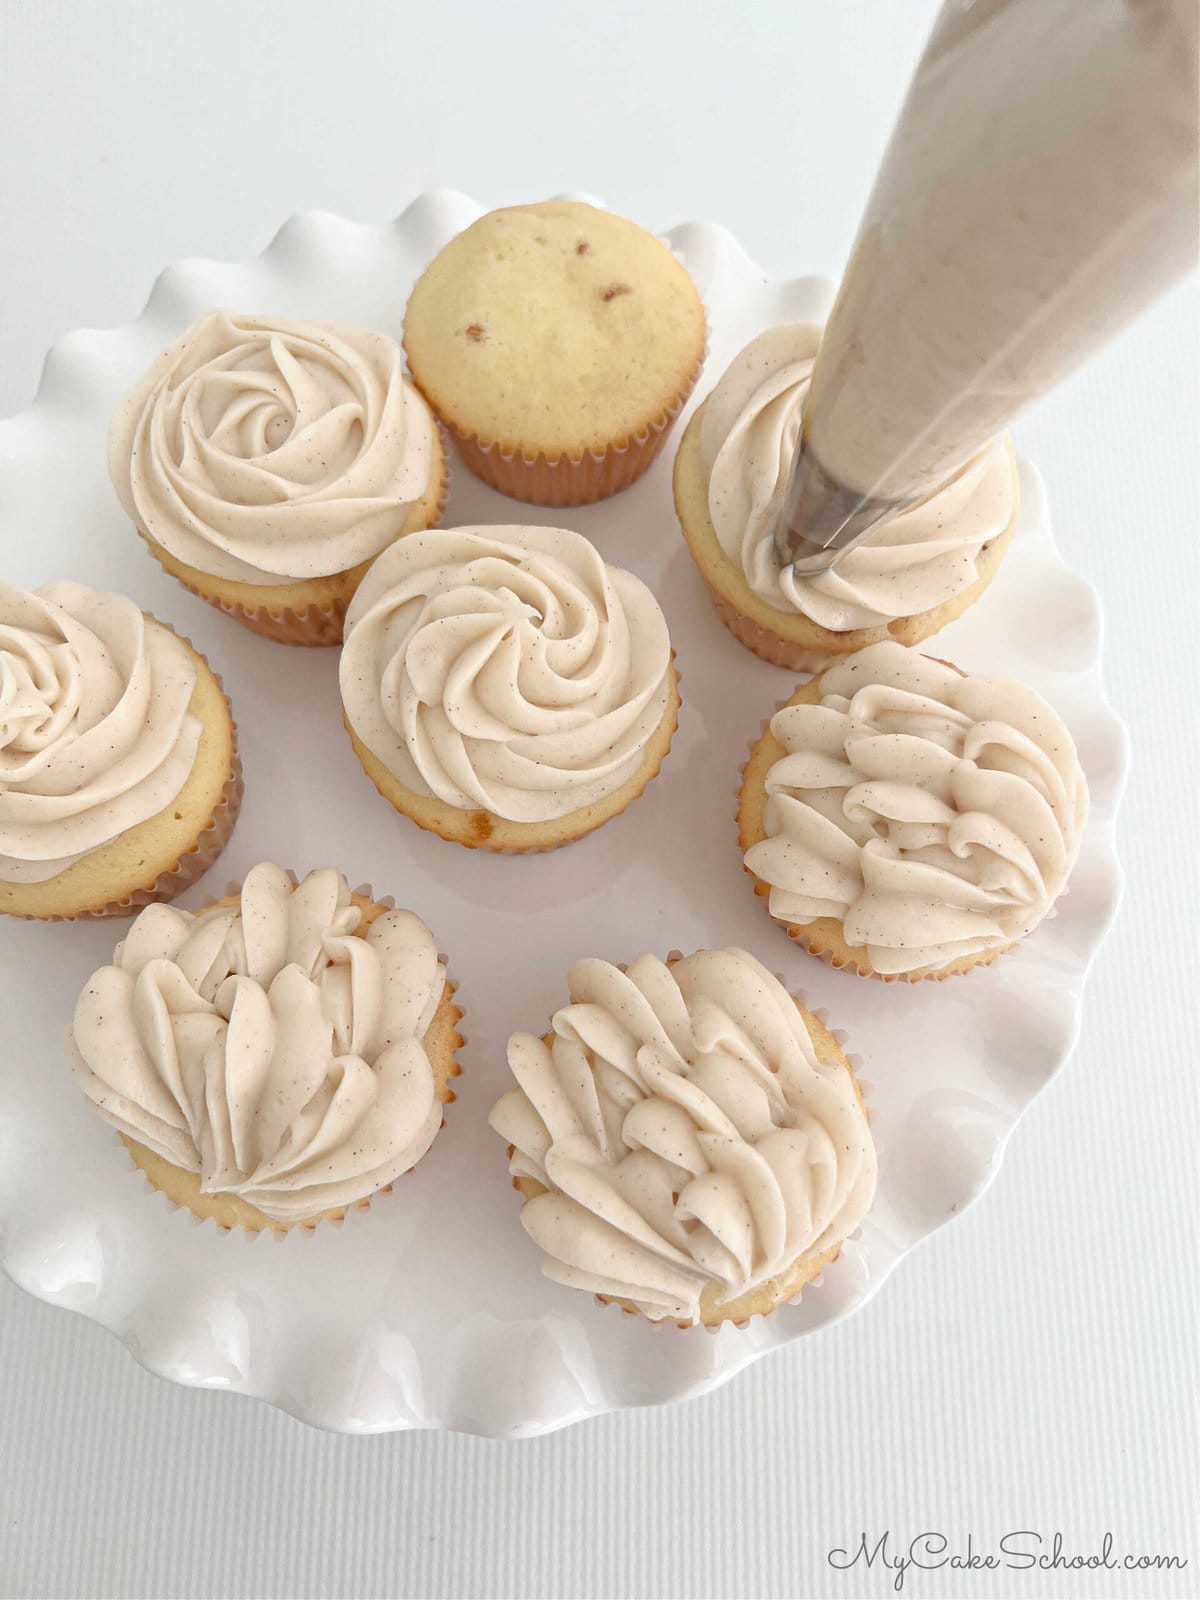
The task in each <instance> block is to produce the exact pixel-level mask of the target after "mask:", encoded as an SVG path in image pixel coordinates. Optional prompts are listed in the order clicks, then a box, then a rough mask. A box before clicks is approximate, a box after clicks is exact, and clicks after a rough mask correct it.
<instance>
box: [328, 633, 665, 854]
mask: <svg viewBox="0 0 1200 1600" xmlns="http://www.w3.org/2000/svg"><path fill="white" fill-rule="evenodd" d="M670 670H671V686H672V689H673V691H674V695H673V700H672V703H671V704H670V705H668V707H667V713H666V715H665V716H664V717H663V720H662V722H661V723H660V724H659V728H658V731H657V732H656V733H655V735H654V739H653V740H652V741H651V743H650V745H649V746H648V747H647V759H646V760H645V761H644V762H643V765H642V766H641V767H639V769H638V771H637V772H635V773H634V775H633V777H632V778H630V779H628V780H627V781H626V782H625V783H624V784H622V786H621V787H620V788H619V789H617V790H615V791H614V793H613V794H612V795H609V796H606V797H605V798H604V799H603V800H599V801H597V802H596V803H595V805H594V806H591V807H587V808H586V812H591V813H593V815H591V816H590V817H585V812H584V811H580V812H568V813H567V815H566V816H565V817H559V818H556V819H555V820H554V821H552V822H510V821H508V820H507V819H506V818H503V817H496V816H493V815H492V813H491V812H490V811H482V810H475V811H464V810H460V809H459V808H458V807H456V806H452V805H449V804H447V802H446V801H444V800H438V799H437V798H436V797H433V796H428V795H419V794H416V793H415V792H414V791H413V790H411V789H407V788H405V786H404V785H403V784H401V783H399V782H398V781H397V780H396V778H395V777H394V776H393V775H392V773H391V772H390V771H389V770H388V768H386V767H385V766H384V764H383V762H382V761H380V759H379V757H378V756H376V755H375V754H374V752H373V751H371V750H368V749H367V747H366V745H365V744H363V742H362V740H361V739H359V737H358V735H357V734H356V733H355V731H354V729H353V728H352V727H351V726H350V722H349V720H348V718H347V717H346V716H345V714H344V713H343V717H342V722H343V725H344V726H345V729H346V732H347V733H348V734H349V736H350V743H351V744H352V745H353V746H354V753H355V755H356V756H357V757H358V759H359V762H360V763H361V765H362V769H363V771H364V772H365V773H366V775H367V777H368V778H370V780H371V782H372V783H373V784H374V785H375V788H376V789H377V790H378V792H379V794H380V795H382V797H383V798H384V799H385V800H386V801H387V802H388V804H389V805H391V806H393V807H394V808H395V810H396V811H398V812H399V813H400V815H401V816H403V817H407V818H408V819H409V820H410V821H411V822H415V823H416V824H417V826H418V827H419V828H424V829H425V830H426V832H428V833H435V834H437V836H438V838H439V839H445V840H446V842H447V843H448V844H460V845H465V847H466V848H467V849H468V850H491V851H493V852H495V853H496V854H499V855H540V854H542V853H544V852H545V851H547V850H560V849H562V848H563V847H564V846H565V845H569V844H574V843H575V841H576V840H577V839H582V838H585V837H586V835H587V834H589V833H594V832H595V830H596V829H597V828H602V827H603V826H604V825H605V823H607V822H611V821H612V820H613V818H614V817H619V816H620V815H621V814H622V813H623V812H624V810H625V808H626V807H627V806H628V805H630V804H631V803H632V802H633V801H634V800H636V799H637V798H638V797H639V796H640V795H642V794H644V793H645V791H646V790H647V789H648V788H649V786H650V784H651V783H652V782H653V781H654V779H655V778H656V777H657V776H658V774H659V772H660V771H661V770H662V765H663V762H664V761H665V760H666V759H667V756H668V755H669V754H670V751H671V745H672V743H673V741H674V738H675V733H676V730H677V729H678V726H679V710H680V707H681V705H682V703H683V701H682V697H681V694H680V687H679V671H678V668H677V666H676V664H675V652H674V651H673V650H672V652H671V669H670ZM579 817H585V821H584V822H583V823H582V825H581V824H579V823H576V824H575V825H574V827H573V828H572V827H571V826H568V825H570V824H572V819H574V818H579ZM555 831H558V832H559V833H560V834H561V836H560V837H557V838H555V837H548V835H549V834H552V833H553V832H555Z"/></svg>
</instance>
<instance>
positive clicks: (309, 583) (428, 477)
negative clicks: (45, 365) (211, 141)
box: [108, 311, 447, 645]
mask: <svg viewBox="0 0 1200 1600" xmlns="http://www.w3.org/2000/svg"><path fill="white" fill-rule="evenodd" d="M400 367H401V356H400V347H399V345H397V344H396V342H395V341H394V340H393V339H388V338H385V337H384V335H383V334H381V333H372V332H370V331H369V330H367V329H365V328H349V327H344V326H342V325H341V324H339V323H332V322H287V321H284V320H283V319H282V318H279V317H272V318H267V317H248V316H240V315H238V314H236V313H234V312H232V311H210V312H208V313H207V314H206V315H205V316H203V317H201V318H200V319H199V321H198V322H195V323H193V325H192V326H191V327H190V328H189V329H188V331H187V333H185V334H184V336H183V338H182V339H180V340H178V341H177V342H176V343H175V344H173V345H171V347H170V348H169V349H167V350H164V351H163V353H162V355H160V356H159V358H158V360H157V361H155V363H154V364H153V366H152V367H151V368H150V370H149V371H148V372H147V373H146V375H145V377H144V378H142V380H141V381H140V382H139V383H138V384H136V385H135V386H134V388H133V389H131V390H130V392H129V393H128V394H127V395H126V396H125V399H124V400H123V401H122V402H121V404H120V405H119V406H118V408H117V412H116V415H115V416H114V418H113V421H112V427H111V428H110V430H109V436H108V464H109V471H110V473H111V475H112V480H113V484H114V485H115V487H116V491H117V494H118V496H119V497H120V500H121V504H122V505H123V506H124V507H125V510H126V511H127V512H128V513H129V515H130V517H131V518H132V519H133V522H134V524H135V526H136V527H137V529H138V531H139V533H140V534H141V535H142V537H143V538H144V539H145V541H146V543H147V544H148V545H149V547H150V550H151V552H152V553H153V554H154V555H155V556H156V557H157V558H158V560H159V561H160V562H161V563H162V565H163V566H164V567H165V568H166V570H167V571H168V572H169V573H171V574H172V576H174V577H176V578H178V579H179V581H180V583H182V584H183V585H184V587H185V588H187V589H190V590H191V591H192V592H193V593H194V594H198V595H199V596H200V597H201V599H203V600H207V601H208V602H209V604H210V605H214V606H216V607H217V608H218V609H219V610H221V611H224V612H226V613H227V614H228V615H229V616H231V617H236V618H237V620H238V621H239V622H241V623H242V624H243V625H244V626H245V627H247V628H250V629H252V630H253V631H254V632H255V633H261V634H263V635H265V636H266V637H267V638H269V639H279V640H282V641H283V642H284V643H287V644H314V645H315V644H337V643H338V642H339V641H340V639H341V637H342V620H343V618H344V617H345V614H346V605H347V602H348V601H349V599H350V596H351V595H352V594H353V593H354V591H355V589H356V588H357V586H358V582H359V579H360V578H361V577H362V575H363V573H364V571H365V570H366V568H367V566H368V565H369V563H370V562H371V561H372V560H373V559H374V558H375V557H376V556H377V555H378V554H379V552H380V551H381V550H382V549H384V548H385V546H387V545H389V544H391V543H392V542H393V540H395V539H399V538H401V537H403V535H405V534H408V533H412V532H413V531H414V530H416V529H418V528H428V527H430V526H432V524H433V523H435V522H436V521H437V519H438V517H439V516H440V515H441V511H442V507H443V505H444V504H445V500H446V488H447V466H446V460H445V455H444V452H443V449H442V443H441V439H440V437H439V434H438V429H437V426H436V424H435V423H434V420H433V418H432V416H431V415H430V413H429V408H428V406H427V405H426V404H425V402H424V401H423V400H422V399H421V397H420V395H419V394H417V392H416V390H415V389H414V388H413V387H412V385H411V384H410V383H408V382H407V381H406V380H405V379H404V378H403V377H402V376H401V371H400Z"/></svg>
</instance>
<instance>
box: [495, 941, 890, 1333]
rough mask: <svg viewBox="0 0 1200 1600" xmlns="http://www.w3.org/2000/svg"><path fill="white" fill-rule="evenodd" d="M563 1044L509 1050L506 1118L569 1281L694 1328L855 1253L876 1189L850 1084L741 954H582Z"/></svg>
mask: <svg viewBox="0 0 1200 1600" xmlns="http://www.w3.org/2000/svg"><path fill="white" fill-rule="evenodd" d="M569 983H570V993H571V1003H570V1005H568V1006H564V1007H563V1009H562V1010H561V1011H559V1012H557V1013H556V1014H555V1016H554V1021H553V1033H552V1037H551V1039H550V1043H549V1044H548V1045H547V1043H546V1042H545V1041H544V1040H542V1039H539V1038H537V1037H535V1036H534V1035H533V1034H528V1033H518V1034H514V1035H513V1037H512V1038H511V1039H510V1040H509V1046H508V1060H509V1065H510V1067H511V1068H512V1071H513V1073H514V1075H515V1077H516V1079H517V1082H518V1084H519V1085H520V1087H519V1088H517V1089H513V1090H511V1091H510V1092H509V1093H508V1094H506V1095H505V1096H504V1097H503V1098H502V1099H501V1100H500V1101H498V1102H497V1104H496V1106H495V1107H494V1108H493V1110H492V1113H491V1117H490V1119H489V1120H490V1122H491V1125H492V1127H493V1128H495V1130H496V1131H497V1132H498V1133H499V1134H500V1135H501V1137H502V1138H504V1139H506V1140H507V1141H508V1142H509V1143H510V1144H511V1145H512V1146H513V1147H514V1148H513V1156H512V1161H511V1171H512V1172H513V1174H514V1175H515V1176H516V1177H518V1178H528V1179H533V1180H534V1181H535V1182H536V1183H537V1184H538V1185H540V1186H541V1187H542V1188H543V1189H544V1190H545V1192H544V1193H536V1194H535V1195H533V1196H532V1197H531V1198H529V1199H527V1200H526V1203H525V1205H524V1207H523V1209H522V1212H521V1220H522V1222H523V1224H524V1226H525V1229H526V1231H527V1232H528V1233H529V1235H530V1236H531V1237H532V1238H533V1239H534V1241H535V1242H536V1243H537V1244H538V1245H540V1246H541V1249H542V1251H543V1271H544V1272H545V1273H546V1275H547V1276H548V1277H550V1278H553V1279H555V1280H556V1281H557V1282H559V1283H565V1284H569V1285H571V1286H573V1287H576V1288H581V1289H587V1290H591V1291H592V1292H594V1293H597V1294H606V1295H613V1296H616V1297H618V1298H621V1299H625V1300H630V1301H633V1302H634V1303H635V1304H636V1305H638V1306H639V1307H640V1308H641V1310H643V1311H644V1312H645V1313H646V1314H647V1315H648V1316H650V1317H652V1318H655V1319H661V1318H664V1317H673V1318H676V1319H679V1320H690V1321H695V1320H696V1319H697V1318H698V1317H699V1316H700V1314H701V1309H702V1308H701V1295H702V1294H704V1292H705V1290H706V1289H708V1290H710V1296H715V1303H716V1304H717V1305H720V1304H725V1303H728V1302H729V1301H731V1300H734V1299H736V1298H737V1297H739V1296H740V1295H742V1294H745V1293H747V1292H748V1291H751V1290H753V1289H755V1288H757V1287H759V1286H760V1285H762V1284H763V1283H765V1282H766V1281H767V1280H768V1279H769V1278H772V1277H775V1276H777V1275H778V1274H780V1273H783V1272H784V1271H786V1269H787V1268H789V1267H790V1266H792V1265H793V1264H794V1263H796V1262H798V1261H799V1260H801V1258H803V1257H805V1256H810V1255H811V1256H816V1255H819V1254H820V1253H822V1252H824V1251H826V1250H828V1249H830V1248H831V1247H833V1246H835V1245H837V1244H840V1243H841V1242H842V1241H843V1240H844V1239H845V1238H846V1237H847V1236H848V1235H849V1234H851V1233H852V1232H853V1231H854V1229H855V1228H856V1227H857V1226H858V1224H859V1222H860V1221H861V1219H862V1217H863V1215H864V1214H865V1212H866V1210H867V1208H868V1207H869V1205H870V1203H871V1199H872V1197H873V1194H874V1190H875V1148H874V1145H873V1143H872V1141H871V1136H870V1133H869V1131H868V1128H867V1122H866V1116H865V1113H864V1111H863V1109H862V1106H861V1103H860V1102H859V1100H858V1097H857V1093H856V1090H855V1085H854V1081H853V1078H852V1077H851V1074H850V1073H849V1072H848V1071H847V1069H846V1068H845V1066H844V1065H842V1064H840V1063H838V1062H832V1063H823V1062H822V1061H821V1060H820V1059H819V1058H818V1055H817V1052H816V1050H815V1048H814V1046H813V1042H812V1039H811V1038H810V1036H809V1032H808V1029H807V1027H806V1025H805V1022H804V1017H803V1015H802V1013H801V1012H800V1010H799V1008H798V1007H797V1005H796V1003H795V1001H794V1000H793V999H792V998H791V996H790V995H789V994H788V993H787V991H786V989H784V987H783V985H782V984H781V983H780V982H779V981H778V980H777V979H776V978H773V977H772V976H771V974H770V973H769V972H767V970H766V969H765V968H764V967H762V966H761V965H760V964H759V963H758V962H757V961H756V960H755V959H754V957H753V956H751V955H748V954H747V953H746V951H744V950H708V951H701V952H700V953H699V954H697V955H692V956H688V957H686V958H685V959H683V960H681V961H678V962H676V963H675V964H674V965H673V966H667V965H666V964H665V963H664V962H662V961H659V960H658V959H657V958H655V957H653V956H640V957H639V958H638V959H637V960H636V961H634V962H633V963H631V965H630V966H629V967H628V969H627V970H626V971H624V972H621V971H619V970H618V969H617V968H616V967H613V966H610V965H609V964H608V963H607V962H605V961H598V960H586V961H578V962H576V963H575V965H574V966H573V967H572V968H571V971H570V975H569Z"/></svg>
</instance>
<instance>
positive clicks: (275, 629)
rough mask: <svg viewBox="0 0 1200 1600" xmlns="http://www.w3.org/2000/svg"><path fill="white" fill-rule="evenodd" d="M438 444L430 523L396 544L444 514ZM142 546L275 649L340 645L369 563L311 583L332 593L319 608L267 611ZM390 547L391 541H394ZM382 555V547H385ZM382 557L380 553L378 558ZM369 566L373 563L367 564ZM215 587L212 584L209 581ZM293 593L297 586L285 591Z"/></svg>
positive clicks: (157, 548) (445, 455)
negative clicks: (204, 582)
mask: <svg viewBox="0 0 1200 1600" xmlns="http://www.w3.org/2000/svg"><path fill="white" fill-rule="evenodd" d="M438 436H439V440H440V443H441V451H440V456H441V467H442V477H441V486H440V488H439V490H438V497H437V504H436V507H435V508H434V511H433V514H432V516H431V517H430V519H429V521H427V522H426V521H422V522H421V525H420V527H419V528H416V527H413V528H408V527H406V528H405V529H404V532H403V533H400V534H398V535H397V538H399V539H403V538H405V537H406V536H407V535H408V534H410V533H419V532H423V531H424V530H425V529H426V528H436V527H437V526H438V525H439V523H440V522H441V519H442V514H443V512H444V511H445V509H446V500H447V497H448V495H449V493H450V452H449V446H448V443H447V441H446V436H445V431H444V430H443V429H441V428H439V430H438ZM138 532H139V533H141V535H142V538H143V539H144V540H145V542H146V546H147V548H148V549H149V550H150V553H151V554H152V555H153V556H154V558H155V559H156V560H157V561H158V563H159V565H160V566H161V567H163V569H164V570H165V571H167V572H169V573H170V574H171V576H172V577H173V578H174V579H175V580H176V582H178V583H180V584H182V585H183V587H184V588H185V589H187V590H188V591H189V593H191V594H194V595H196V596H197V597H198V598H199V599H201V600H203V601H205V602H206V603H207V604H208V605H210V606H212V607H213V608H214V609H215V610H217V611H221V612H223V613H224V614H225V616H227V617H232V618H233V620H234V621H235V622H239V623H241V625H242V627H243V628H249V630H250V632H251V633H257V634H258V635H259V636H260V638H263V639H272V640H274V641H275V643H276V644H295V645H305V646H310V647H321V646H325V645H340V644H341V642H342V634H343V631H344V628H345V622H346V611H347V609H348V608H349V605H350V602H351V600H353V598H354V594H355V591H356V590H357V588H358V586H359V584H360V583H361V582H362V580H363V577H364V576H365V574H366V571H367V568H368V567H369V566H370V565H371V561H363V562H361V563H360V564H359V565H358V566H356V567H352V568H350V569H349V570H348V571H346V572H342V573H335V574H333V575H332V576H331V577H330V578H322V579H314V580H313V582H314V583H319V584H322V585H326V586H328V587H329V588H330V589H331V590H332V591H333V592H332V594H331V596H330V598H329V599H328V600H327V601H325V602H324V603H321V604H318V603H313V604H311V605H306V606H301V607H299V608H296V607H292V606H272V605H271V604H270V602H269V601H267V602H264V603H262V604H259V605H250V604H247V603H245V602H244V601H241V600H234V599H231V598H229V597H228V596H226V595H222V594H220V593H216V592H213V591H211V590H209V589H206V588H204V587H203V586H202V582H198V581H197V579H203V574H199V573H197V574H195V575H194V576H185V574H190V573H191V572H192V569H191V568H188V567H184V566H183V565H182V563H180V562H177V561H175V560H174V559H173V558H172V557H171V556H170V555H169V554H168V553H167V551H165V550H164V549H163V548H162V546H161V545H159V544H156V543H155V541H154V540H153V539H151V538H150V537H149V536H148V535H147V534H146V533H145V532H144V531H143V530H142V529H140V528H139V529H138ZM393 542H394V541H393ZM384 548H385V549H386V548H387V546H385V547H384ZM379 553H380V554H382V551H381V552H379ZM371 559H372V560H374V559H375V557H372V558H371ZM209 581H211V582H216V581H217V580H209ZM285 587H289V588H293V587H296V585H286V586H285Z"/></svg>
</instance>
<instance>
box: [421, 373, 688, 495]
mask: <svg viewBox="0 0 1200 1600" xmlns="http://www.w3.org/2000/svg"><path fill="white" fill-rule="evenodd" d="M698 373H699V368H697V375H698ZM692 381H693V383H694V382H695V379H694V378H693V380H692ZM690 393H691V387H690V386H689V388H688V389H687V390H686V391H685V392H684V393H683V394H682V395H681V397H680V399H679V400H678V401H676V402H675V403H674V404H673V405H672V406H671V407H670V409H669V410H668V411H667V412H666V413H665V414H664V415H663V417H662V418H661V419H656V420H655V421H654V422H652V423H650V425H649V426H648V427H647V429H646V430H645V432H644V433H639V434H637V435H636V436H635V437H634V438H632V439H630V441H629V442H628V444H624V445H610V446H609V447H608V449H607V450H605V451H604V452H603V453H602V454H599V455H597V454H594V453H593V452H592V451H590V450H589V451H585V452H584V454H583V455H582V456H580V457H578V458H576V457H574V456H569V455H564V456H559V457H558V458H557V459H556V460H548V459H547V458H546V457H545V456H544V455H541V454H540V453H539V454H536V455H534V456H533V457H532V458H530V457H529V456H527V455H525V454H524V453H523V452H521V451H519V450H518V451H505V450H502V449H501V448H500V446H498V445H486V444H481V443H480V442H479V440H478V439H477V438H476V437H475V436H474V435H472V434H463V433H460V432H459V431H458V429H457V428H456V427H455V426H454V425H453V423H448V424H447V427H448V429H449V432H450V436H451V437H452V438H453V440H454V442H455V444H456V445H457V446H458V453H459V455H460V456H461V457H462V459H463V462H464V464H465V465H466V466H467V467H469V468H470V470H471V471H472V472H473V473H474V474H475V476H476V477H477V478H481V479H482V480H483V482H484V483H486V484H488V485H489V487H491V488H493V489H497V490H499V492H500V493H501V494H504V495H508V497H509V498H510V499H512V500H523V501H525V502H526V504H528V505H535V506H585V505H591V504H592V503H593V502H595V501H597V500H607V499H608V498H609V497H610V496H611V495H614V494H619V493H620V492H621V490H622V489H628V487H629V485H630V484H631V483H636V482H637V480H638V479H639V478H640V477H641V476H642V474H643V473H644V472H645V471H646V470H647V469H648V468H649V466H650V465H651V463H652V462H653V461H654V459H655V457H656V456H657V455H658V453H659V451H660V450H661V449H662V447H663V445H664V444H665V443H666V440H667V435H668V434H669V433H670V431H671V427H672V425H673V423H674V422H675V419H676V418H677V417H678V415H679V413H680V412H681V411H682V410H683V407H684V404H685V403H686V401H687V397H688V394H690Z"/></svg>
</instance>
